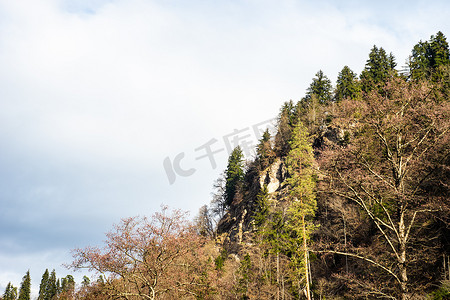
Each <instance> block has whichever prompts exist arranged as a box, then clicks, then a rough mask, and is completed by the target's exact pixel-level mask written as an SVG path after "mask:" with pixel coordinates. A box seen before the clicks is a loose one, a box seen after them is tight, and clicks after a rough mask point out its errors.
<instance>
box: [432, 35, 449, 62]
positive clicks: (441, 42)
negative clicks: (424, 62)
mask: <svg viewBox="0 0 450 300" xmlns="http://www.w3.org/2000/svg"><path fill="white" fill-rule="evenodd" d="M430 47H431V51H432V57H431V66H432V68H433V69H437V68H439V67H440V66H445V65H448V64H449V63H450V51H449V47H448V43H447V39H446V37H445V36H444V34H443V33H442V32H440V31H439V32H438V33H437V34H436V36H434V35H432V36H431V39H430Z"/></svg>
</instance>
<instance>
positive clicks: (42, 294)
mask: <svg viewBox="0 0 450 300" xmlns="http://www.w3.org/2000/svg"><path fill="white" fill-rule="evenodd" d="M49 276H50V275H49V273H48V269H45V272H44V274H42V279H41V284H40V285H39V297H38V300H46V299H48V298H47V286H48V280H49Z"/></svg>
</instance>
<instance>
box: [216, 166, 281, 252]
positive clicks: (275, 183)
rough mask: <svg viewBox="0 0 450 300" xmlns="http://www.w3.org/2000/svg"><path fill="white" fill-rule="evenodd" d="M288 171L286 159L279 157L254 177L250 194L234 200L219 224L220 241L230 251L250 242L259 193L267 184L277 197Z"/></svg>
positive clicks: (270, 191)
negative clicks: (249, 236)
mask: <svg viewBox="0 0 450 300" xmlns="http://www.w3.org/2000/svg"><path fill="white" fill-rule="evenodd" d="M286 173H287V172H286V166H285V164H284V161H283V160H282V159H280V158H277V159H276V160H275V161H274V162H273V163H272V164H271V165H270V166H269V167H268V168H267V169H266V170H264V171H263V172H261V175H259V176H256V177H255V178H254V184H253V185H252V187H251V188H250V191H248V194H246V195H244V197H239V198H238V199H235V201H233V203H232V204H231V206H230V208H229V209H228V212H227V213H226V214H225V216H224V217H223V218H222V219H221V220H220V222H219V224H218V226H217V233H218V236H220V243H223V245H224V246H226V248H227V250H228V251H229V252H230V253H233V252H237V251H238V249H239V248H241V247H242V246H244V245H245V244H247V243H248V242H249V239H248V238H247V236H248V235H249V234H250V233H251V232H253V231H254V230H255V228H254V222H253V218H254V214H255V212H256V210H257V199H256V195H257V193H258V192H259V191H260V189H261V188H262V187H263V186H264V185H265V184H266V185H267V188H268V192H269V195H270V196H271V198H274V199H275V198H277V197H278V196H277V195H278V194H279V193H280V191H281V190H282V189H283V187H284V185H283V181H284V180H285V178H286V175H287V174H286ZM252 189H253V191H252Z"/></svg>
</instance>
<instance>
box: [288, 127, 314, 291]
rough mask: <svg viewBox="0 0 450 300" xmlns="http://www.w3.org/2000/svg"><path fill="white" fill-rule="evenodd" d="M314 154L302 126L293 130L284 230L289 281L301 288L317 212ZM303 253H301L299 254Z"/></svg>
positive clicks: (306, 273) (304, 281) (305, 272)
mask: <svg viewBox="0 0 450 300" xmlns="http://www.w3.org/2000/svg"><path fill="white" fill-rule="evenodd" d="M314 161H315V160H314V154H313V149H312V146H311V143H310V142H309V141H308V133H307V130H306V128H305V127H304V126H303V124H302V123H301V122H298V123H297V124H296V126H295V127H294V130H293V136H292V140H291V151H290V152H289V154H288V156H287V157H286V167H287V171H288V176H289V177H288V178H287V179H286V183H287V185H288V187H289V198H290V201H291V205H290V206H289V209H288V222H287V229H288V232H289V233H290V238H289V240H288V241H289V243H288V245H289V247H290V252H291V255H290V262H291V268H292V274H293V276H292V280H293V282H294V283H295V285H297V286H298V287H300V286H301V285H302V284H303V285H304V284H307V282H308V281H307V277H308V276H309V275H308V266H307V262H308V260H309V254H308V249H307V244H308V242H309V239H310V234H311V232H312V231H313V229H314V225H313V223H312V218H313V217H314V214H315V211H316V209H317V203H316V196H315V187H316V182H315V179H314V177H315V171H314ZM301 249H302V250H301Z"/></svg>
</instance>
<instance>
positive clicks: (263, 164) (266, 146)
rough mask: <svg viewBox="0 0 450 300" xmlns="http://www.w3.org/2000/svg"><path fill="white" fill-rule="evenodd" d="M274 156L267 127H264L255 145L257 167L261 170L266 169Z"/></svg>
mask: <svg viewBox="0 0 450 300" xmlns="http://www.w3.org/2000/svg"><path fill="white" fill-rule="evenodd" d="M274 156H275V154H274V153H273V150H272V144H271V142H270V133H269V129H266V131H264V133H263V136H262V137H261V139H260V140H259V144H258V146H257V147H256V161H257V162H258V165H259V168H260V169H261V170H264V169H266V168H267V167H268V166H269V165H270V164H271V163H272V161H273V158H274Z"/></svg>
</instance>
